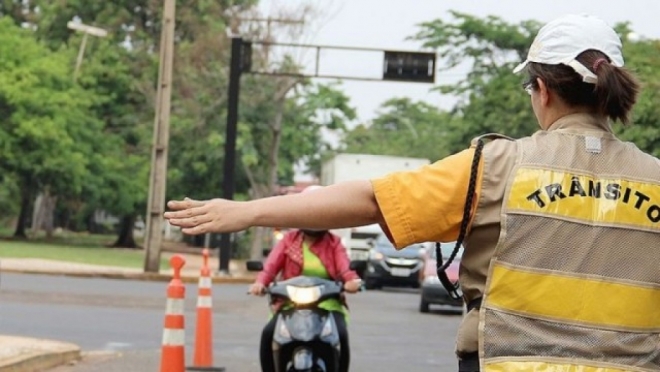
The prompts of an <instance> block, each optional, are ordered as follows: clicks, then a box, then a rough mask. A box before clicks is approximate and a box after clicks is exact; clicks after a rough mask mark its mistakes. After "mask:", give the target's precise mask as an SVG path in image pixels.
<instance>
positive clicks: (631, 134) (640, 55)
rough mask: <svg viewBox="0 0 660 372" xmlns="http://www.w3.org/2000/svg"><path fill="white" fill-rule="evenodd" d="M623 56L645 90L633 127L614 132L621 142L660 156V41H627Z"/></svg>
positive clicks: (634, 115)
mask: <svg viewBox="0 0 660 372" xmlns="http://www.w3.org/2000/svg"><path fill="white" fill-rule="evenodd" d="M624 56H625V57H626V66H627V67H628V68H629V69H630V70H631V71H632V72H634V73H635V75H636V76H637V77H638V79H639V80H640V82H641V84H642V91H641V93H640V95H639V99H638V101H637V105H636V106H635V109H634V111H633V120H632V122H633V125H632V126H631V127H627V128H623V127H621V126H616V127H615V130H616V132H617V133H618V135H619V136H620V137H621V139H624V140H627V141H631V142H634V143H635V144H636V145H637V146H638V147H639V148H640V149H642V150H644V151H646V152H648V153H650V154H652V155H654V156H656V157H660V106H659V105H658V102H660V69H658V68H657V66H660V40H640V41H628V42H626V43H625V44H624Z"/></svg>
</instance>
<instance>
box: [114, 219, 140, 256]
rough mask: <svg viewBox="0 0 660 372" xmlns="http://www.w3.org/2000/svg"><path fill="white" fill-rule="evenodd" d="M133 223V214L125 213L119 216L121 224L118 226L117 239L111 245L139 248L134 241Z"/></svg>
mask: <svg viewBox="0 0 660 372" xmlns="http://www.w3.org/2000/svg"><path fill="white" fill-rule="evenodd" d="M134 225H135V214H127V215H124V216H123V217H122V218H121V225H120V227H119V236H118V237H117V241H115V243H114V244H113V245H112V246H113V247H115V248H140V247H138V245H137V243H135V237H134V236H133V226H134Z"/></svg>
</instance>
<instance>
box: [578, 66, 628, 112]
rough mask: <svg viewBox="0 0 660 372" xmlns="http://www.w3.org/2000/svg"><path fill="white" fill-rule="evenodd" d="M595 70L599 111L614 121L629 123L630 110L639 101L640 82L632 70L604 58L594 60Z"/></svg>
mask: <svg viewBox="0 0 660 372" xmlns="http://www.w3.org/2000/svg"><path fill="white" fill-rule="evenodd" d="M579 59H580V58H578V60H579ZM601 61H604V62H601ZM585 62H586V61H585ZM587 66H588V65H587ZM593 72H594V74H596V76H598V81H597V82H596V87H595V88H594V93H595V94H596V101H597V103H598V112H599V113H600V114H603V115H605V116H608V117H609V118H610V119H612V121H617V120H618V121H620V122H621V123H623V124H624V125H628V124H629V123H630V112H631V111H632V108H633V106H634V105H635V102H636V101H637V95H638V93H639V83H638V82H637V80H636V79H635V77H633V76H632V74H631V73H630V72H628V71H626V70H624V69H623V68H620V67H616V66H614V65H612V64H611V63H609V61H607V60H606V59H604V58H599V59H597V60H596V61H595V62H594V64H593Z"/></svg>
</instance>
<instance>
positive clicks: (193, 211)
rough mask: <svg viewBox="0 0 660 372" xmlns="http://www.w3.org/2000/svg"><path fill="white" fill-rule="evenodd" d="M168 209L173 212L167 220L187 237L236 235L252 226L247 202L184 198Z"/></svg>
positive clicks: (170, 212)
mask: <svg viewBox="0 0 660 372" xmlns="http://www.w3.org/2000/svg"><path fill="white" fill-rule="evenodd" d="M167 207H168V208H169V209H170V211H169V212H165V215H164V217H165V218H166V219H167V220H169V222H170V224H172V225H174V226H179V227H181V232H182V233H184V234H188V235H199V234H205V233H210V232H216V233H226V232H235V231H241V230H245V229H247V228H248V227H250V224H249V221H250V212H249V208H248V205H247V203H244V202H236V201H231V200H225V199H211V200H193V199H190V198H185V199H184V200H173V201H170V202H168V203H167Z"/></svg>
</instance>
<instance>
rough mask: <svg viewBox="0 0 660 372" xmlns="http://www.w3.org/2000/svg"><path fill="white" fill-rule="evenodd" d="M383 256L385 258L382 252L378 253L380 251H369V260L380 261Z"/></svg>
mask: <svg viewBox="0 0 660 372" xmlns="http://www.w3.org/2000/svg"><path fill="white" fill-rule="evenodd" d="M384 258H385V256H383V254H382V253H380V252H376V251H371V252H369V259H371V260H374V261H380V260H382V259H384Z"/></svg>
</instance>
